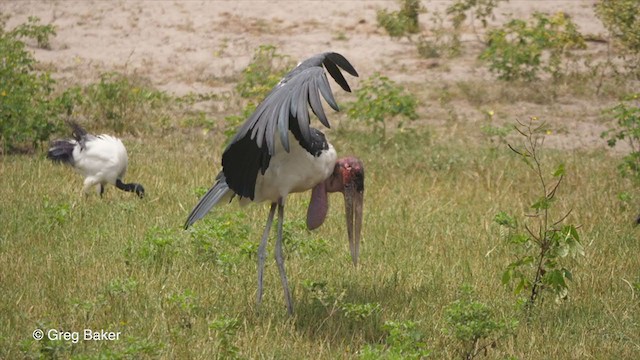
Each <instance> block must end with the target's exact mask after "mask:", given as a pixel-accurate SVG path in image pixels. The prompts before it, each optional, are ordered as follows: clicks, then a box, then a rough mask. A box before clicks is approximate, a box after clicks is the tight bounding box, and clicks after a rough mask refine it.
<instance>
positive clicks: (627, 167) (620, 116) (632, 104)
mask: <svg viewBox="0 0 640 360" xmlns="http://www.w3.org/2000/svg"><path fill="white" fill-rule="evenodd" d="M607 113H609V114H611V115H612V116H613V118H614V119H615V120H616V123H617V127H613V128H611V129H609V130H607V131H605V132H603V133H602V134H601V137H603V138H607V144H608V145H609V146H611V147H614V146H616V143H617V142H618V141H619V140H624V141H625V142H626V143H627V145H629V147H630V148H631V153H630V154H629V155H627V156H625V157H624V159H623V162H622V164H620V166H619V169H620V173H621V174H622V175H623V176H629V177H631V178H633V179H634V180H636V181H638V182H640V93H636V94H631V95H629V96H627V97H625V99H623V101H621V102H620V103H618V105H616V106H614V107H612V108H610V109H608V110H607Z"/></svg>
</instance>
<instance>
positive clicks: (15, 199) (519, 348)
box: [0, 128, 640, 359]
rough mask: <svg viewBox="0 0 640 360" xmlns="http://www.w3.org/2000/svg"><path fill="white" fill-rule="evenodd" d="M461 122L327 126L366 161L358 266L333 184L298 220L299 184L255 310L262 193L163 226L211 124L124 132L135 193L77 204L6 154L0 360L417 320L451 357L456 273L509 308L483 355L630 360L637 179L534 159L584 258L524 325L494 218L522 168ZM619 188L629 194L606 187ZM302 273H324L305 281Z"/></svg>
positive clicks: (357, 334)
mask: <svg viewBox="0 0 640 360" xmlns="http://www.w3.org/2000/svg"><path fill="white" fill-rule="evenodd" d="M466 131H467V130H464V131H460V133H456V134H455V135H454V136H450V137H446V138H445V137H435V136H433V134H431V133H429V132H424V133H421V134H416V135H413V137H412V136H410V135H406V136H397V137H396V138H394V139H395V140H396V142H395V143H392V142H388V143H386V144H385V145H384V147H383V148H381V147H380V145H377V144H375V143H373V144H372V141H371V140H368V139H367V138H366V136H365V134H363V133H359V132H357V131H356V130H349V129H346V128H340V129H339V130H338V131H333V132H330V133H329V137H330V138H331V139H332V141H333V143H334V145H335V146H336V148H338V149H341V154H343V155H347V154H349V153H353V154H357V155H358V156H360V157H361V158H362V159H363V160H364V162H365V165H366V171H367V174H366V192H365V219H364V233H363V243H362V246H361V262H360V266H359V267H358V268H357V269H356V268H354V267H353V266H352V264H351V261H350V258H349V253H348V243H347V239H346V230H345V225H344V219H343V217H342V212H343V205H342V199H341V196H339V195H333V196H332V197H331V202H332V205H331V209H330V214H329V216H328V219H327V222H326V223H325V225H324V226H322V227H321V228H320V229H318V230H317V231H314V232H308V231H307V230H305V228H304V223H303V221H304V214H305V211H306V205H307V203H308V197H309V195H308V194H302V195H293V196H291V197H290V198H289V201H288V203H287V208H286V209H285V217H286V218H285V221H286V228H285V232H286V234H287V236H288V237H287V239H288V240H287V244H286V248H285V251H286V254H287V262H286V266H287V271H288V275H289V281H290V286H291V287H292V289H293V294H294V305H295V316H294V317H293V318H288V317H287V315H286V308H285V306H284V299H283V295H282V289H281V286H280V281H279V278H278V274H277V269H276V266H275V261H274V260H273V257H272V254H273V248H272V244H270V247H269V257H268V261H267V267H266V273H265V296H264V299H263V305H262V308H261V309H260V311H259V312H258V311H256V307H255V294H256V279H255V278H256V258H255V253H254V252H253V251H255V245H256V244H257V242H258V240H259V237H260V234H261V230H262V228H263V226H264V221H265V220H266V216H267V212H268V207H267V205H258V206H255V205H253V206H248V207H246V208H242V209H240V208H239V207H238V205H237V204H232V205H228V206H225V207H222V208H220V209H219V210H216V211H215V212H214V213H213V214H209V216H208V217H207V218H206V219H205V221H201V222H199V223H197V224H196V226H195V227H194V229H193V230H190V231H183V230H182V229H181V226H182V224H183V222H184V220H185V218H186V216H187V214H188V212H189V211H190V210H191V208H192V207H193V206H194V205H195V203H196V202H197V198H198V196H197V193H198V191H199V189H201V188H202V187H207V186H209V185H210V184H211V183H212V181H213V177H214V175H215V174H216V172H217V171H218V169H219V168H218V159H219V156H220V151H221V149H222V148H223V141H224V140H222V139H221V138H220V137H211V136H205V135H200V134H199V133H195V132H194V133H176V134H174V135H170V136H164V137H154V136H145V137H142V138H125V139H124V142H125V144H126V145H127V147H128V149H129V157H130V169H129V173H128V174H127V177H126V178H127V179H128V180H130V181H136V182H140V183H142V184H143V185H144V186H145V189H146V190H147V196H146V197H145V199H143V200H139V199H137V198H136V197H135V196H132V194H129V193H123V192H121V191H118V190H117V189H115V188H113V187H109V188H107V192H106V194H105V197H104V199H99V198H98V197H97V196H96V195H92V196H90V197H89V198H87V199H85V198H84V197H83V195H82V194H81V187H82V185H81V184H82V179H81V177H80V176H79V175H77V174H75V173H73V172H72V171H70V169H68V168H65V167H61V166H54V165H53V164H51V163H50V162H49V161H47V160H46V158H45V157H44V156H43V155H42V154H40V155H35V156H4V157H2V158H0V198H1V199H2V207H1V208H0V223H2V227H1V228H0V264H2V271H0V318H1V319H2V320H3V321H2V322H0V349H1V350H0V358H6V359H15V358H47V357H49V358H79V359H94V358H132V359H133V358H166V359H171V358H202V359H208V358H216V357H218V358H225V357H227V358H228V357H240V358H290V359H300V358H309V357H313V358H318V359H335V358H353V357H356V356H357V353H358V352H359V351H361V350H362V349H364V348H365V347H366V346H368V345H375V344H385V339H386V337H387V333H386V332H385V331H384V325H383V324H384V323H385V322H386V321H415V322H416V323H417V329H418V330H419V331H420V333H421V334H423V335H424V338H423V341H424V342H425V343H426V347H427V348H428V349H430V350H431V358H436V359H438V358H458V357H459V353H458V351H459V350H460V349H458V348H457V347H456V344H457V343H456V342H455V341H453V340H452V339H451V338H450V337H448V336H446V334H445V333H444V332H443V329H444V328H445V327H446V319H445V309H446V308H447V306H449V305H450V304H451V303H452V302H454V301H455V300H457V297H456V296H457V294H458V290H459V289H460V287H461V286H462V285H463V284H464V283H467V284H470V285H471V286H473V288H474V290H475V293H476V297H477V299H478V300H479V301H482V302H484V303H485V304H487V305H488V306H489V307H490V308H491V309H492V311H493V312H494V314H495V316H496V317H497V318H498V319H502V318H516V319H518V320H520V324H519V325H518V327H517V328H516V334H515V336H513V337H508V338H506V339H503V340H500V341H499V342H498V343H497V347H496V348H495V349H490V350H489V355H490V358H507V357H509V356H512V357H515V358H518V359H540V358H552V359H568V358H587V357H593V358H618V359H622V358H633V357H634V356H635V355H637V354H638V352H640V294H639V293H638V285H637V284H638V283H639V282H640V270H639V269H640V257H638V256H637V254H638V253H639V252H640V242H639V241H638V231H639V230H638V229H636V228H634V227H633V226H632V222H633V219H634V218H635V216H636V215H637V212H638V211H639V210H640V208H639V207H638V206H637V201H633V199H637V194H638V192H637V191H635V190H634V189H633V187H632V186H631V184H630V183H629V182H627V181H626V180H623V179H621V178H620V177H619V176H618V175H617V170H616V164H617V163H618V161H619V159H618V158H612V157H610V156H609V155H607V154H605V153H603V152H579V151H578V152H557V151H551V150H550V151H546V152H545V153H544V158H543V161H544V162H545V163H546V164H548V165H549V167H550V168H551V167H553V166H554V165H555V164H556V163H557V162H565V164H566V169H567V178H566V182H564V183H563V185H562V186H561V188H560V189H559V192H558V195H557V196H558V198H559V203H558V204H556V205H555V208H557V209H558V211H562V210H567V209H569V208H572V209H573V212H572V213H571V215H570V218H569V219H568V221H570V222H571V223H574V224H577V225H580V228H579V231H580V234H581V237H582V241H583V244H584V247H585V253H586V255H585V256H584V257H583V258H578V259H576V260H575V261H574V262H572V265H571V268H572V270H573V273H574V281H573V282H571V283H570V284H569V300H567V301H564V302H562V303H559V304H556V303H554V302H553V299H552V298H551V297H549V298H546V299H545V300H544V301H543V302H542V303H541V304H540V306H538V307H537V308H536V310H535V311H534V313H533V316H532V317H531V319H530V321H526V320H525V318H523V313H522V311H521V310H518V309H517V306H516V301H515V300H516V298H515V296H514V295H512V294H511V293H510V292H509V291H508V290H507V289H505V288H503V286H502V285H501V284H500V276H501V274H502V271H503V270H504V268H505V266H506V265H507V264H508V263H509V262H511V261H512V260H513V258H514V255H513V254H512V253H511V252H510V251H511V250H510V248H509V247H508V246H507V245H506V244H505V243H504V241H503V240H501V238H500V234H499V227H498V225H497V224H495V223H494V222H493V217H494V216H495V214H496V213H497V212H499V211H501V210H505V211H509V212H511V213H513V214H514V215H516V216H522V215H523V214H525V213H527V212H529V209H527V206H528V205H527V204H530V203H531V202H532V200H533V198H532V196H533V194H534V191H535V188H536V186H537V182H536V181H537V179H536V178H535V177H534V176H533V174H531V173H530V172H528V171H527V170H526V166H525V165H524V164H523V163H522V162H521V161H519V160H518V159H517V157H516V156H514V154H512V153H511V151H510V150H508V149H507V148H506V147H504V146H503V147H497V148H496V146H495V145H490V144H485V143H483V142H478V141H469V137H470V136H473V135H465V133H466ZM477 131H478V132H479V130H477ZM476 135H477V134H476ZM185 144H186V145H185ZM471 144H476V145H471ZM185 146H186V147H187V149H186V150H184V149H183V148H184V147H185ZM372 147H375V149H376V153H374V152H373V151H372ZM550 171H551V170H550ZM622 192H627V193H630V194H631V196H632V201H621V200H619V198H618V195H619V194H620V193H622ZM271 241H273V236H272V240H271ZM252 245H254V247H252ZM313 282H316V283H321V284H323V285H321V290H322V292H321V293H317V292H313V291H312V290H311V287H310V286H309V284H311V283H313ZM627 282H628V283H627ZM634 284H635V292H634V290H632V286H633V285H634ZM630 285H631V286H630ZM346 304H352V305H346ZM353 304H355V306H354V305H353ZM375 304H379V310H378V311H375V312H373V313H371V314H369V315H367V314H365V315H364V316H362V317H358V316H349V315H348V314H347V313H346V312H345V311H344V310H343V309H342V307H345V306H347V307H349V306H350V308H352V309H353V308H356V309H365V308H367V307H375V306H376V305H375ZM38 327H40V328H43V329H49V328H56V329H65V330H69V331H82V330H83V329H85V328H90V329H94V330H100V329H104V330H108V331H115V332H121V336H120V340H117V341H103V342H89V341H80V342H79V343H78V344H71V343H69V342H63V341H40V342H38V341H35V340H33V339H32V335H31V334H32V332H33V331H34V329H36V328H38Z"/></svg>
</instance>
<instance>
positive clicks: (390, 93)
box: [347, 73, 418, 140]
mask: <svg viewBox="0 0 640 360" xmlns="http://www.w3.org/2000/svg"><path fill="white" fill-rule="evenodd" d="M355 95H356V97H357V100H356V101H355V102H351V103H349V105H348V108H349V110H348V111H347V115H348V116H349V118H351V119H353V120H364V121H365V123H366V124H367V125H369V126H371V127H372V128H373V130H374V132H376V133H378V134H379V135H380V137H381V138H382V139H383V140H386V129H387V127H386V122H387V121H389V120H390V119H393V118H395V117H400V118H402V119H408V120H415V119H417V118H418V114H417V113H416V106H417V100H416V97H415V96H414V95H413V94H411V93H408V92H406V91H405V89H404V88H403V87H402V86H400V85H396V83H395V82H394V81H393V80H391V79H389V78H388V77H386V76H382V75H380V74H379V73H375V74H374V75H372V76H371V77H369V78H368V79H365V80H364V81H363V82H362V83H361V86H360V88H359V89H358V90H356V91H355ZM403 125H404V122H403V121H402V120H401V121H399V122H398V128H402V127H403Z"/></svg>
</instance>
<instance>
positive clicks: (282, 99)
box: [222, 52, 358, 200]
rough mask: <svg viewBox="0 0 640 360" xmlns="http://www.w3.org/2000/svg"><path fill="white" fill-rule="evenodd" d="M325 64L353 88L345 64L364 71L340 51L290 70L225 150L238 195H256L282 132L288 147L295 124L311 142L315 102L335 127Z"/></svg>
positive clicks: (229, 181) (350, 70)
mask: <svg viewBox="0 0 640 360" xmlns="http://www.w3.org/2000/svg"><path fill="white" fill-rule="evenodd" d="M323 65H324V68H326V70H327V71H328V72H329V74H330V75H331V77H333V79H334V80H335V81H336V82H337V83H338V85H340V87H342V89H344V90H345V91H348V92H351V88H350V87H349V84H348V83H347V81H346V80H345V78H344V76H343V75H342V73H341V72H340V68H341V69H343V70H345V71H346V72H347V73H349V74H351V75H353V76H358V73H357V72H356V70H355V69H354V68H353V66H352V65H351V64H350V63H349V61H348V60H347V59H346V58H345V57H344V56H342V55H340V54H338V53H335V52H326V53H322V54H318V55H315V56H313V57H311V58H309V59H307V60H305V61H303V62H302V63H300V64H299V65H298V66H297V67H296V68H295V69H293V70H292V71H291V72H289V73H288V74H287V75H285V77H284V78H283V79H282V80H281V81H280V82H279V83H278V85H276V86H275V87H274V88H273V90H271V92H270V93H269V94H268V95H267V97H266V98H265V99H264V100H263V101H262V102H261V103H260V104H259V105H258V107H257V108H256V110H255V111H254V113H253V114H252V115H251V116H250V117H249V119H247V121H246V122H245V123H244V124H243V125H242V127H240V129H239V130H238V133H237V134H236V136H235V137H234V138H233V140H232V141H231V143H230V144H229V145H228V146H227V148H226V149H225V151H224V153H223V155H222V171H223V173H224V176H225V177H226V182H227V184H228V185H229V188H230V189H231V190H233V191H234V192H235V193H236V194H237V195H239V196H241V197H248V198H250V199H252V200H253V198H254V195H255V184H256V178H257V175H258V170H260V171H261V172H262V173H263V174H264V172H265V171H266V170H267V167H268V166H269V161H270V159H271V156H273V155H274V152H275V145H276V144H275V141H276V134H278V137H279V139H280V141H281V142H282V146H283V148H284V149H285V150H286V151H289V131H290V130H291V132H292V133H293V134H294V136H295V137H296V139H297V140H298V142H299V143H300V145H301V146H303V147H305V148H306V147H308V145H307V144H309V142H310V141H311V129H310V125H309V122H310V117H309V107H311V110H312V111H313V113H314V114H315V115H316V116H317V117H318V119H319V120H320V122H321V123H322V124H323V125H324V126H326V127H330V125H329V120H328V119H327V116H326V115H325V113H324V109H323V107H322V102H321V101H320V94H322V97H323V98H324V99H325V101H326V102H327V103H328V104H329V106H331V107H332V108H333V109H334V110H336V111H338V110H339V109H338V104H337V103H336V101H335V99H334V98H333V94H332V92H331V87H330V86H329V81H328V80H327V75H326V73H325V71H324V69H323Z"/></svg>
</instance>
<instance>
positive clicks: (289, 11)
mask: <svg viewBox="0 0 640 360" xmlns="http://www.w3.org/2000/svg"><path fill="white" fill-rule="evenodd" d="M422 3H423V5H424V6H425V8H426V9H427V10H428V12H427V13H426V14H423V15H421V24H423V26H424V27H428V26H429V24H430V21H429V19H430V17H431V16H432V14H433V13H434V12H436V11H440V12H442V10H443V9H445V8H446V7H447V6H448V5H449V4H451V1H423V2H422ZM594 3H595V1H591V0H549V1H544V0H530V1H514V0H511V1H510V2H507V3H503V4H501V5H500V7H499V8H498V9H497V10H496V11H495V14H496V18H495V19H494V20H493V23H495V24H501V23H503V22H504V21H505V20H506V19H509V18H511V17H524V18H526V17H528V15H529V14H531V13H533V12H534V11H541V12H547V13H555V12H557V11H564V12H565V13H567V14H569V15H570V16H571V18H572V20H573V21H574V22H576V24H577V25H578V26H579V30H580V31H581V32H582V33H583V34H604V33H605V30H604V28H603V27H602V24H601V23H600V21H599V20H598V19H597V18H596V17H595V15H594V12H593V4H594ZM382 8H386V9H396V8H397V3H396V2H395V1H362V0H361V1H341V0H334V1H124V0H121V1H1V2H0V12H1V13H3V14H5V15H9V16H10V19H9V21H8V23H7V28H12V27H14V26H15V25H17V24H20V23H22V22H24V21H26V19H27V18H28V17H29V16H38V17H39V18H40V19H41V21H42V23H45V24H46V23H52V24H54V25H55V26H56V31H57V36H56V37H54V38H53V39H52V41H51V49H50V50H43V49H38V48H36V47H33V46H32V47H31V49H32V50H33V51H34V53H35V56H36V58H37V59H38V60H39V61H41V62H42V63H44V64H48V66H49V68H50V69H51V71H52V73H53V74H54V77H55V78H56V79H58V80H59V81H60V82H61V83H63V84H64V83H81V84H82V83H90V82H94V81H96V80H97V79H98V76H99V74H101V73H103V72H105V71H112V70H116V71H126V72H127V73H130V74H137V75H140V76H144V77H146V78H148V79H150V80H151V81H152V83H153V84H154V85H155V86H156V87H157V88H159V89H162V90H165V91H168V92H170V93H173V94H176V95H183V94H187V93H189V92H195V93H206V92H218V91H224V90H228V89H229V88H231V87H232V86H233V84H232V83H231V82H230V81H228V79H232V78H233V76H234V74H237V73H238V72H239V71H241V70H242V69H243V68H244V67H245V66H246V65H247V64H248V63H249V61H250V60H251V56H252V55H253V52H254V50H255V49H256V48H257V47H258V46H260V45H264V44H272V45H275V46H276V47H277V48H278V51H279V52H280V53H282V54H287V55H290V56H291V57H292V58H293V59H296V60H301V59H304V58H306V57H308V56H310V55H313V54H316V53H319V52H324V51H328V50H332V51H337V52H340V53H342V54H344V55H345V56H346V57H347V58H348V59H349V60H350V61H351V62H352V63H353V64H354V65H355V67H356V68H357V69H358V71H359V72H360V74H361V78H366V77H368V76H370V75H371V74H373V73H374V72H376V71H379V72H381V73H382V74H384V75H386V76H388V77H390V78H391V79H393V80H395V81H398V82H401V83H413V84H419V86H423V85H424V86H434V87H437V86H438V84H439V83H441V82H449V81H456V80H466V79H473V78H481V79H493V75H491V74H489V73H488V72H487V70H486V67H482V66H480V65H479V64H478V62H477V60H476V57H477V51H474V46H476V47H477V45H474V39H476V38H477V35H476V34H475V33H474V31H479V32H480V33H481V32H482V31H481V30H482V29H472V28H468V29H466V32H465V34H464V37H463V40H464V41H465V44H466V45H465V53H464V54H463V56H462V57H459V58H455V59H423V58H420V57H419V56H418V54H417V51H416V48H415V45H414V44H412V43H411V42H409V41H408V40H406V39H403V40H397V39H391V38H390V37H389V36H388V35H387V34H386V33H385V32H384V30H382V29H378V28H377V26H376V10H377V9H382ZM594 46H595V47H594ZM590 47H591V48H592V49H593V50H592V51H595V52H598V51H604V45H600V48H598V47H597V45H592V44H590ZM353 84H354V86H355V87H357V84H358V82H357V81H355V82H353ZM564 105H566V106H567V112H566V113H568V114H572V116H573V118H572V119H560V116H558V114H562V113H563V111H562V109H560V110H558V109H557V108H556V109H551V110H548V109H540V108H539V107H538V106H536V105H534V104H529V103H523V104H513V109H508V110H509V111H511V114H510V115H512V116H514V117H521V118H522V117H526V116H527V114H529V115H530V114H532V113H534V114H537V115H540V116H545V115H548V116H549V119H548V120H549V121H551V122H553V121H556V122H557V124H561V126H560V128H561V129H562V131H559V132H558V134H557V135H556V136H555V137H554V136H551V138H550V139H549V140H550V141H549V143H552V144H555V145H556V146H559V147H562V148H579V147H593V146H596V147H604V146H605V144H604V141H603V140H602V139H600V138H599V134H600V132H601V131H602V130H604V129H605V128H606V127H605V126H604V125H603V124H602V123H601V122H602V121H601V120H598V119H599V118H600V117H601V115H600V114H601V107H600V106H601V104H597V105H594V104H591V103H590V102H586V101H580V100H576V101H569V102H567V103H566V104H563V105H562V106H564ZM554 106H556V107H557V106H558V105H554ZM422 112H423V113H426V114H425V116H426V117H428V116H432V115H431V114H429V110H428V109H427V110H426V111H422ZM460 113H461V114H467V113H469V114H470V119H472V118H474V117H475V119H476V120H473V121H477V119H481V118H482V115H481V114H480V113H479V112H478V110H477V109H464V108H462V109H460ZM434 116H437V115H434ZM434 120H435V122H436V123H438V121H437V120H438V119H434ZM442 120H443V121H444V119H442Z"/></svg>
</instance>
